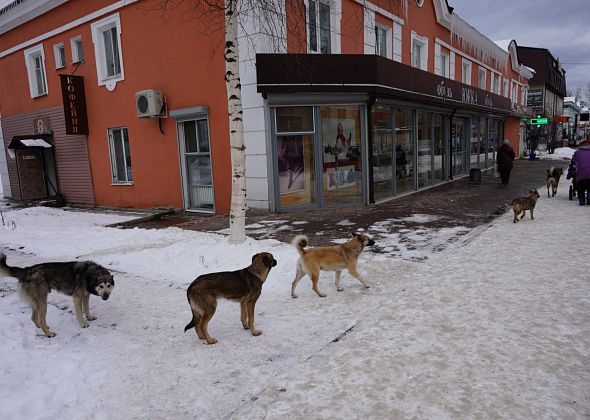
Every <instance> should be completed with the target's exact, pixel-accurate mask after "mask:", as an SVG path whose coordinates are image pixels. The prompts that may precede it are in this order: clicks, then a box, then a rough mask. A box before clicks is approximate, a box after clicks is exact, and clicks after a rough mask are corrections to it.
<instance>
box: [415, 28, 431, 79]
mask: <svg viewBox="0 0 590 420" xmlns="http://www.w3.org/2000/svg"><path fill="white" fill-rule="evenodd" d="M411 53H412V57H411V62H412V67H415V68H417V69H421V70H427V69H428V38H426V37H422V36H419V35H417V34H416V33H415V32H414V31H412V50H411Z"/></svg>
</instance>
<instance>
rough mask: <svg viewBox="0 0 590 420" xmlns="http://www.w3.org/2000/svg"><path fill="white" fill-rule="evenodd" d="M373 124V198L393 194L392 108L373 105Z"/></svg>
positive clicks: (382, 197) (376, 198) (378, 198)
mask: <svg viewBox="0 0 590 420" xmlns="http://www.w3.org/2000/svg"><path fill="white" fill-rule="evenodd" d="M372 120H373V121H372V126H373V159H372V161H373V192H374V198H375V200H381V199H384V198H387V197H391V196H392V195H393V180H394V178H393V108H390V107H386V106H375V107H373V110H372Z"/></svg>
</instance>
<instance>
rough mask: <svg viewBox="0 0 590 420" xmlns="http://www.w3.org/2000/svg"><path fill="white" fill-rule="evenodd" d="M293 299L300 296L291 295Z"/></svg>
mask: <svg viewBox="0 0 590 420" xmlns="http://www.w3.org/2000/svg"><path fill="white" fill-rule="evenodd" d="M291 297H292V298H293V299H297V298H298V297H299V296H298V295H295V294H293V295H291Z"/></svg>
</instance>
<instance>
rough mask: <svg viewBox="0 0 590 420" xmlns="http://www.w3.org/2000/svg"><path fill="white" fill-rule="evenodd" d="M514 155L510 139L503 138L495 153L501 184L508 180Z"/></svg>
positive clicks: (506, 183)
mask: <svg viewBox="0 0 590 420" xmlns="http://www.w3.org/2000/svg"><path fill="white" fill-rule="evenodd" d="M515 157H516V155H515V154H514V149H513V148H512V146H510V140H508V139H504V141H503V142H502V146H500V148H499V149H498V153H497V154H496V163H497V164H498V172H500V179H501V180H502V185H508V181H510V171H512V167H513V163H512V162H513V161H514V158H515Z"/></svg>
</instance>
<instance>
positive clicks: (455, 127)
mask: <svg viewBox="0 0 590 420" xmlns="http://www.w3.org/2000/svg"><path fill="white" fill-rule="evenodd" d="M451 124H452V126H451V154H452V157H451V159H452V162H453V168H452V175H453V176H457V175H463V174H465V173H466V168H465V162H466V152H467V149H466V144H467V120H466V119H465V118H460V117H455V118H453V121H452V123H451Z"/></svg>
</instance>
